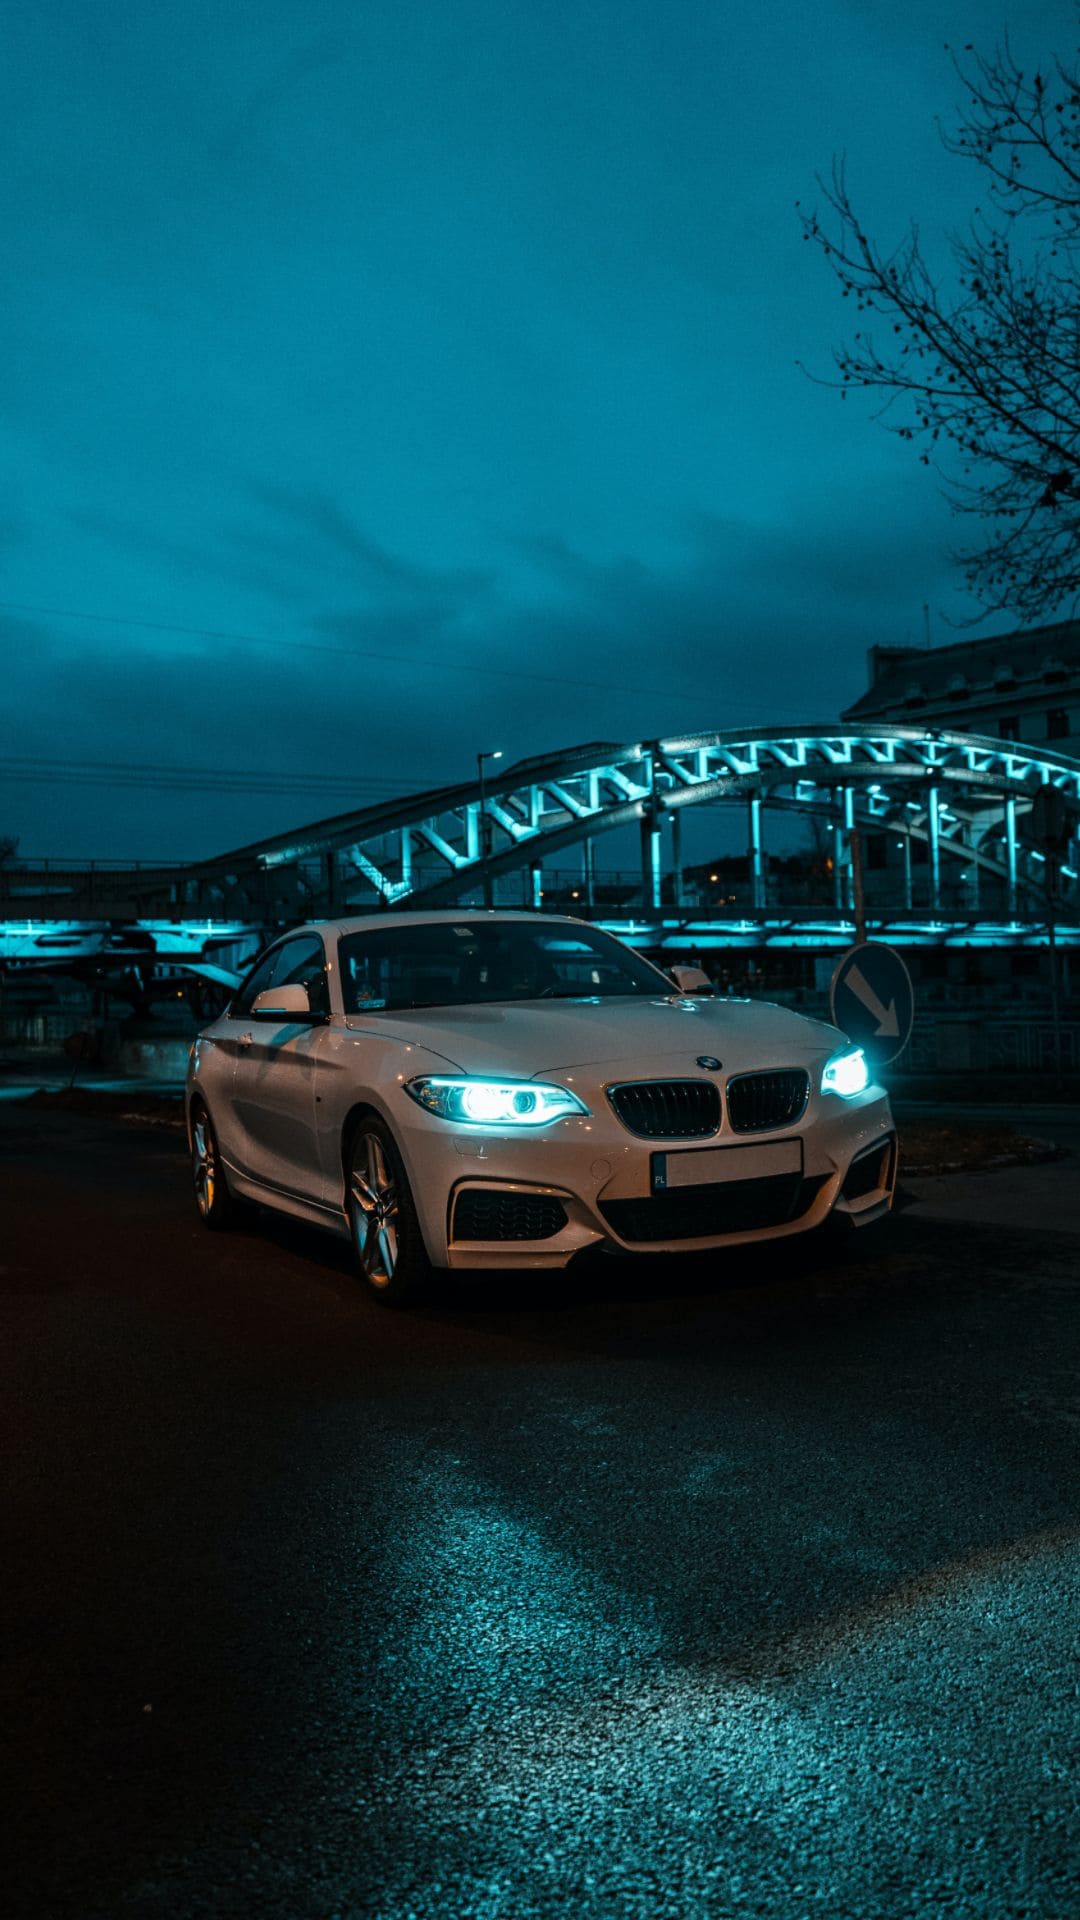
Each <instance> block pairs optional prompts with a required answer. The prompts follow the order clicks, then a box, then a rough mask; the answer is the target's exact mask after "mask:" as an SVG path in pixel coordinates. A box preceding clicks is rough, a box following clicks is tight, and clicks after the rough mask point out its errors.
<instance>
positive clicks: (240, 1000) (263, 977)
mask: <svg viewBox="0 0 1080 1920" xmlns="http://www.w3.org/2000/svg"><path fill="white" fill-rule="evenodd" d="M280 951H281V949H280V948H279V947H272V948H271V949H270V952H269V953H264V954H263V956H262V959H261V960H257V961H256V962H255V965H254V966H253V967H252V969H251V972H250V973H249V974H248V977H247V979H246V980H245V981H244V983H243V985H242V987H241V988H240V991H239V992H238V994H237V996H236V998H235V1000H234V1001H233V1003H232V1011H233V1015H234V1017H241V1018H242V1016H243V1015H244V1014H245V1013H250V1012H251V1006H252V1002H253V1000H254V999H255V995H256V994H257V993H261V992H262V991H263V988H264V987H268V986H270V984H271V982H272V981H273V978H274V968H275V966H276V965H277V959H278V954H279V953H280Z"/></svg>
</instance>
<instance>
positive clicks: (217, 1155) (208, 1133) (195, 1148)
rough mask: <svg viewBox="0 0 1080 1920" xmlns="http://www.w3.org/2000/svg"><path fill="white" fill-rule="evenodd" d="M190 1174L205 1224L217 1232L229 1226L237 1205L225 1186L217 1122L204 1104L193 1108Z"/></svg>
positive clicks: (200, 1213)
mask: <svg viewBox="0 0 1080 1920" xmlns="http://www.w3.org/2000/svg"><path fill="white" fill-rule="evenodd" d="M191 1175H192V1179H193V1181H194V1184H195V1205H196V1206H197V1208H198V1210H199V1215H200V1218H201V1219H202V1222H203V1225H204V1226H207V1227H212V1228H213V1229H214V1230H215V1232H216V1231H217V1230H218V1229H219V1228H221V1227H227V1226H228V1225H229V1224H230V1223H231V1221H232V1219H233V1217H234V1215H235V1212H236V1204H235V1202H234V1200H233V1197H232V1194H231V1193H230V1192H229V1189H228V1187H227V1185H226V1183H225V1168H224V1165H223V1163H222V1158H221V1149H220V1147H219V1146H218V1140H217V1134H216V1133H215V1132H214V1123H213V1121H212V1120H211V1118H210V1115H209V1113H208V1112H207V1110H206V1108H205V1107H204V1106H203V1104H202V1101H201V1100H199V1101H196V1102H195V1103H194V1104H193V1105H192V1109H191Z"/></svg>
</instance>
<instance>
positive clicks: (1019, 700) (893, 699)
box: [843, 620, 1080, 759]
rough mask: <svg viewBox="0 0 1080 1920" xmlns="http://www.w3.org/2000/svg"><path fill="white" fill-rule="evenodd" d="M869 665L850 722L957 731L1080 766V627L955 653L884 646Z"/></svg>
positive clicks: (874, 650)
mask: <svg viewBox="0 0 1080 1920" xmlns="http://www.w3.org/2000/svg"><path fill="white" fill-rule="evenodd" d="M867 659H868V665H869V669H870V685H869V687H868V688H867V690H866V692H865V693H864V694H862V695H861V696H860V698H859V699H858V700H856V701H855V702H854V704H853V705H852V706H850V707H848V708H847V709H846V711H845V713H844V716H843V717H844V719H845V720H849V721H854V722H856V723H860V724H861V723H873V722H882V721H885V722H891V723H892V724H894V725H900V726H914V727H922V726H939V727H946V728H955V729H956V731H957V732H959V733H981V734H987V735H989V736H991V737H992V738H993V739H996V740H1021V741H1023V742H1024V744H1025V746H1028V747H1033V748H1035V749H1036V750H1037V749H1038V748H1039V747H1041V746H1049V747H1050V749H1051V750H1052V751H1053V752H1054V753H1055V754H1062V753H1063V754H1068V755H1069V756H1070V757H1071V758H1074V759H1080V620H1066V621H1061V622H1059V623H1058V624H1057V625H1055V626H1049V627H1036V628H1033V629H1031V630H1030V631H1028V632H1025V633H1005V634H998V635H996V636H995V637H994V638H993V639H990V640H959V641H956V642H954V644H953V645H951V646H947V647H933V648H926V647H881V646H876V647H871V648H870V651H869V654H868V656H867Z"/></svg>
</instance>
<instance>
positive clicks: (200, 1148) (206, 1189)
mask: <svg viewBox="0 0 1080 1920" xmlns="http://www.w3.org/2000/svg"><path fill="white" fill-rule="evenodd" d="M191 1163H192V1172H193V1174H194V1176H195V1204H196V1206H197V1207H198V1209H199V1212H200V1213H201V1214H202V1217H203V1219H204V1220H207V1219H209V1217H210V1214H211V1213H212V1212H213V1209H214V1196H215V1194H216V1193H217V1182H218V1172H217V1153H216V1151H215V1145H214V1136H213V1134H212V1133H211V1131H210V1123H209V1121H208V1119H207V1117H206V1115H205V1113H200V1114H199V1115H198V1116H197V1117H196V1119H195V1121H194V1124H193V1126H192V1129H191Z"/></svg>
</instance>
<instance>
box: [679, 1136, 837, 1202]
mask: <svg viewBox="0 0 1080 1920" xmlns="http://www.w3.org/2000/svg"><path fill="white" fill-rule="evenodd" d="M801 1172H802V1141H801V1140H769V1141H767V1142H765V1143H764V1144H763V1145H761V1146H755V1147H694V1148H691V1149H689V1150H687V1151H683V1152H680V1153H654V1154H653V1156H652V1190H653V1192H654V1193H666V1192H668V1190H669V1189H670V1188H671V1187H713V1186H718V1185H719V1184H720V1183H721V1182H722V1181H725V1180H768V1179H771V1178H772V1177H774V1176H775V1175H778V1174H785V1173H801Z"/></svg>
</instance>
